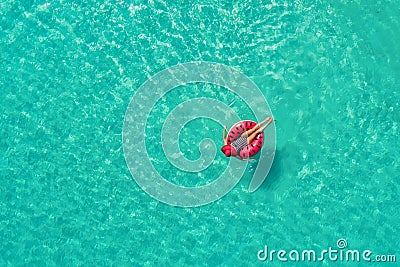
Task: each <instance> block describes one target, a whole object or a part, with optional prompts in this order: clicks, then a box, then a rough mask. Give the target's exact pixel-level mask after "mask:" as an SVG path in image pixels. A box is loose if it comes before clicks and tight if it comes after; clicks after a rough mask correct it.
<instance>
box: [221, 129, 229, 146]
mask: <svg viewBox="0 0 400 267" xmlns="http://www.w3.org/2000/svg"><path fill="white" fill-rule="evenodd" d="M222 139H224V145H226V144H228V143H227V142H226V126H224V131H223V132H222Z"/></svg>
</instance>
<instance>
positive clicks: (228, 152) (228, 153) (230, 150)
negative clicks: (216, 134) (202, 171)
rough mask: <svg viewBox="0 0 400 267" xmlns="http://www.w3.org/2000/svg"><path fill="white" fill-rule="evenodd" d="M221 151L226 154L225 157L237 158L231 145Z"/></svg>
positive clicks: (225, 146)
mask: <svg viewBox="0 0 400 267" xmlns="http://www.w3.org/2000/svg"><path fill="white" fill-rule="evenodd" d="M221 151H222V152H223V153H224V154H225V156H227V157H230V156H235V155H236V151H235V149H234V148H233V147H232V146H231V145H224V146H223V147H222V148H221Z"/></svg>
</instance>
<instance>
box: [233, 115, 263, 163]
mask: <svg viewBox="0 0 400 267" xmlns="http://www.w3.org/2000/svg"><path fill="white" fill-rule="evenodd" d="M256 125H257V123H256V122H254V121H249V120H246V121H239V122H237V123H236V124H235V125H233V126H232V128H231V129H230V130H229V132H228V137H227V144H228V145H230V144H231V143H232V142H233V141H235V140H236V139H237V138H238V137H239V136H240V135H241V134H242V133H244V132H245V131H247V130H250V129H251V128H253V127H254V126H256ZM263 142H264V133H263V132H262V133H259V134H258V135H257V136H256V138H254V140H253V141H252V142H251V143H250V144H248V145H247V146H245V147H244V148H242V150H240V153H239V155H236V157H237V158H239V159H247V158H249V157H252V156H254V155H255V154H257V153H258V152H259V151H260V150H261V147H262V145H263Z"/></svg>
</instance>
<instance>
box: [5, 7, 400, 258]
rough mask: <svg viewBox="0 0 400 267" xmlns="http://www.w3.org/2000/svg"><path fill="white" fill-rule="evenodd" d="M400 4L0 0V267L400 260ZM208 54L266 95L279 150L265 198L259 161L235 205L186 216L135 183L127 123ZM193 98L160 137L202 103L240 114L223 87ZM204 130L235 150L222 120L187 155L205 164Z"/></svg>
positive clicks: (190, 90) (165, 104)
mask: <svg viewBox="0 0 400 267" xmlns="http://www.w3.org/2000/svg"><path fill="white" fill-rule="evenodd" d="M399 6H400V2H399V1H370V0H369V1H366V0H365V1H362V0H361V1H271V2H270V1H237V2H235V3H231V2H229V1H201V2H200V3H196V4H192V3H189V2H187V1H183V2H179V3H178V2H175V1H174V2H168V3H167V2H161V1H156V0H154V1H148V2H139V1H136V2H133V3H130V2H124V1H115V2H111V1H106V2H89V1H78V2H73V3H70V2H68V1H54V2H48V3H46V2H44V1H23V2H22V1H21V2H20V1H7V2H5V1H3V2H1V3H0V14H1V16H0V17H1V20H0V27H1V31H0V59H1V63H0V70H1V71H0V86H1V89H0V101H1V103H0V111H1V116H2V117H1V121H0V126H1V127H0V130H1V139H0V140H1V143H0V151H1V152H0V155H1V161H0V177H1V187H0V238H1V239H0V240H1V246H0V265H1V266H21V265H26V266H81V265H84V266H257V265H260V266H262V265H277V266H279V265H281V264H280V262H279V261H276V260H275V261H274V262H272V263H271V262H260V261H259V260H258V259H257V251H258V250H260V249H262V248H263V247H264V245H268V247H270V248H271V249H276V250H279V249H286V250H290V249H298V250H302V249H315V250H319V251H320V250H323V249H327V248H329V247H336V241H337V240H338V239H339V238H345V239H346V240H347V242H348V248H351V249H360V250H364V249H369V250H371V251H373V252H374V253H375V254H395V255H397V261H400V250H399V247H400V243H399V240H400V233H399V229H400V221H399V220H400V219H399V216H400V211H399V207H400V201H399V192H400V184H399V180H400V179H399V178H400V157H399V156H398V150H399V149H398V148H399V147H400V141H399V138H398V135H399V129H398V127H399V122H400V112H399V103H400V101H399V93H400V90H399V89H400V82H399V81H400V56H399V55H400V48H399V46H398V44H399V43H400V34H399V28H400V20H399V14H400V8H399ZM199 60H204V61H213V62H219V63H223V64H226V65H228V66H231V67H235V68H237V69H238V70H240V71H242V72H243V73H245V74H246V75H248V76H249V77H250V78H251V79H252V80H253V81H254V82H255V83H256V84H257V85H258V86H259V88H260V89H261V90H262V92H263V94H264V95H265V96H266V98H267V99H268V102H269V104H270V106H271V109H272V112H273V114H274V117H275V119H276V120H277V124H276V127H277V128H276V130H277V154H276V158H275V161H274V165H273V167H272V170H271V172H270V174H269V176H268V178H267V180H266V181H265V182H264V184H263V185H262V186H261V187H260V188H259V190H258V191H256V192H255V193H252V194H250V193H248V191H247V186H248V183H249V177H250V176H251V171H252V167H251V166H249V169H248V172H247V174H246V175H245V177H244V178H243V179H242V180H241V181H240V182H239V183H238V185H237V186H236V187H235V188H234V190H232V191H231V192H230V193H229V194H227V195H226V196H225V197H223V198H222V199H220V200H218V201H216V202H214V203H211V204H209V205H206V206H203V207H199V208H177V207H172V206H168V205H165V204H162V203H159V202H158V201H156V200H154V199H153V198H151V197H150V196H148V195H147V194H146V193H145V192H144V191H143V190H142V189H140V187H139V186H138V185H137V184H136V183H135V182H134V180H133V179H132V177H131V174H130V173H129V171H128V169H127V166H126V163H125V160H124V154H123V151H122V141H121V140H122V138H121V132H122V125H123V120H124V115H125V110H126V108H127V106H128V104H129V101H130V98H131V97H132V95H133V94H134V92H135V90H136V89H137V88H138V87H139V86H140V85H141V84H142V83H144V82H145V81H146V80H147V79H148V78H149V77H151V76H152V75H154V74H155V73H157V72H158V71H161V70H163V69H165V68H167V67H170V66H172V65H175V64H178V63H183V62H188V61H199ZM178 90H181V91H177V92H175V95H174V93H173V92H172V93H171V95H170V96H166V97H165V99H163V101H161V102H160V103H159V104H158V105H157V106H156V107H155V109H154V112H153V113H152V114H151V116H150V118H149V120H150V122H151V123H152V124H153V125H154V127H153V128H154V129H153V128H151V129H148V132H147V133H148V134H149V138H150V140H149V141H151V138H155V137H154V136H155V135H156V134H157V132H159V129H158V128H157V126H158V125H160V123H161V122H162V121H163V117H164V116H166V114H167V113H168V112H169V111H170V109H171V108H172V107H173V106H174V105H175V104H176V103H178V102H179V101H184V100H185V99H187V98H190V97H192V96H194V95H198V94H204V95H206V96H212V97H215V98H217V99H220V100H221V101H222V100H224V101H226V102H227V103H228V104H230V103H232V101H231V100H232V97H233V96H226V97H225V98H224V94H223V93H222V90H219V89H218V90H217V89H215V88H210V87H201V85H198V87H197V88H196V86H193V87H191V86H187V87H184V88H180V89H178ZM213 92H214V93H215V95H213ZM241 107H242V105H240V102H235V103H234V104H233V108H235V109H237V110H238V112H241V110H242V108H241ZM247 112H248V110H246V109H244V110H243V114H242V115H243V116H244V117H246V116H251V114H250V113H247ZM199 127H200V129H201V128H204V131H199V130H196V129H198V128H199ZM206 127H208V128H206ZM228 127H229V126H228ZM193 131H197V132H196V135H197V134H202V135H207V136H208V137H210V138H212V139H214V140H215V141H216V142H219V141H220V138H221V129H220V127H219V126H218V125H217V124H213V123H212V122H209V121H207V120H198V121H194V122H193V123H192V124H189V125H187V130H185V132H184V136H182V139H180V142H181V143H182V147H183V149H184V150H185V151H186V152H185V155H186V156H187V157H188V158H191V157H192V158H196V157H197V156H198V154H196V153H198V151H197V150H191V149H190V144H191V143H193V142H194V141H195V140H196V136H195V135H194V134H192V133H193ZM148 149H149V153H150V154H151V155H157V153H158V152H157V149H158V148H157V147H156V146H154V147H153V146H150V147H149V148H148ZM216 162H217V163H218V164H219V165H223V158H222V157H221V155H218V156H217V158H216ZM218 164H217V166H219V165H218ZM155 165H156V166H157V168H159V169H160V171H162V172H163V173H164V174H165V175H167V176H168V179H170V180H171V181H173V182H175V183H178V184H179V183H181V184H183V185H187V186H196V185H199V184H205V183H207V182H209V181H211V180H212V179H213V176H212V174H213V172H214V171H216V170H217V169H218V168H217V167H215V168H216V169H210V170H209V172H205V173H203V174H202V175H200V176H198V177H192V176H191V177H190V179H189V178H188V176H184V177H181V176H182V174H180V173H179V172H177V170H175V169H174V168H173V167H172V166H170V165H168V164H167V163H166V162H165V159H163V158H161V159H160V160H159V161H156V160H155ZM179 175H181V176H179ZM195 179H197V180H195ZM289 264H290V263H289ZM292 264H293V263H292ZM309 264H310V263H304V262H302V263H298V265H299V266H304V265H309ZM340 264H341V263H340V262H331V261H325V262H324V263H316V265H324V266H333V265H340ZM348 265H352V264H348ZM353 265H354V263H353ZM364 265H365V263H364ZM372 265H374V264H372ZM376 265H378V264H376ZM382 265H383V264H382ZM384 265H385V266H391V265H394V264H390V263H387V264H384Z"/></svg>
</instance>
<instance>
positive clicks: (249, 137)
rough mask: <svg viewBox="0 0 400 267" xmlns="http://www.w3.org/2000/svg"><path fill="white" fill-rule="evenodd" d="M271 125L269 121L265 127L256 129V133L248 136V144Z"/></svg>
mask: <svg viewBox="0 0 400 267" xmlns="http://www.w3.org/2000/svg"><path fill="white" fill-rule="evenodd" d="M268 125H269V123H268V124H267V125H264V126H263V127H261V128H259V129H257V131H255V132H254V133H252V134H251V135H250V136H248V137H247V144H250V143H251V142H253V140H254V138H256V136H257V135H258V134H259V133H261V132H262V131H264V129H265V128H267V126H268Z"/></svg>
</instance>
